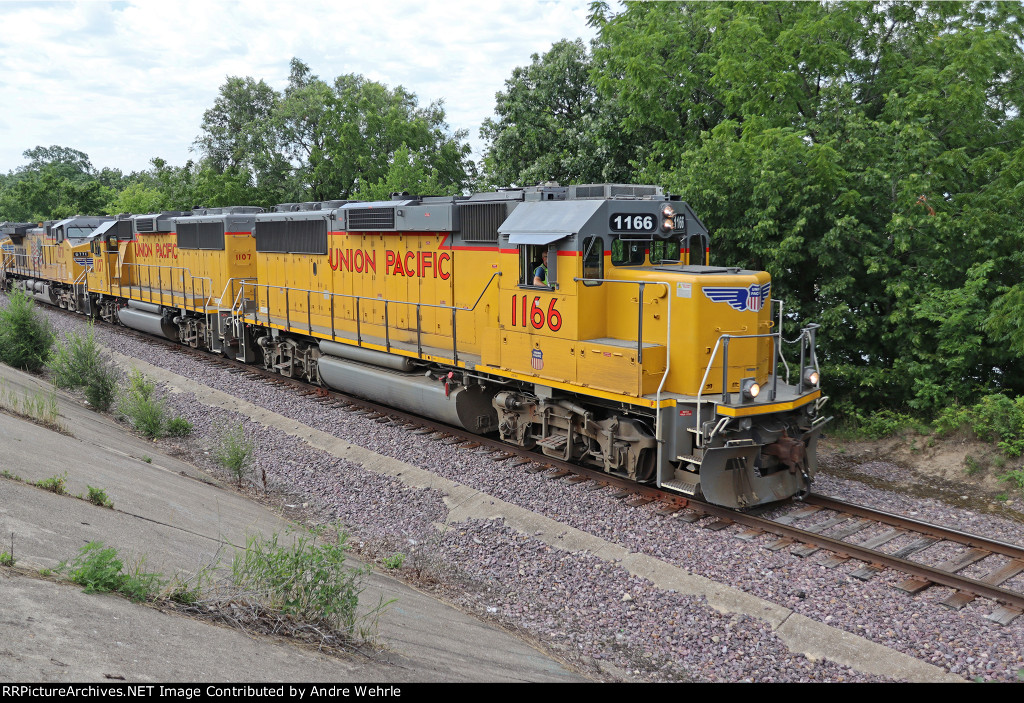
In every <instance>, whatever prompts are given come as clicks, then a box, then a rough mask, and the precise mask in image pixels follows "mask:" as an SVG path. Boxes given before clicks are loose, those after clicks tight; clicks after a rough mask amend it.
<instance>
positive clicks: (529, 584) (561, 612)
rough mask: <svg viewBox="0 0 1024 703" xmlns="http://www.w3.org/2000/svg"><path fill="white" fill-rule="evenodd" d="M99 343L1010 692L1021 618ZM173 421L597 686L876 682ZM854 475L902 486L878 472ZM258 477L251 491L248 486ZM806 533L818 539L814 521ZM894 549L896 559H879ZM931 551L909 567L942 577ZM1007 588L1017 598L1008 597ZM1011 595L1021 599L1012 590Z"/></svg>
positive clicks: (413, 504)
mask: <svg viewBox="0 0 1024 703" xmlns="http://www.w3.org/2000/svg"><path fill="white" fill-rule="evenodd" d="M47 315H48V317H49V318H50V320H51V322H52V323H53V325H54V327H55V328H56V329H57V330H58V331H82V330H84V328H85V321H84V319H83V318H76V317H72V316H70V315H66V314H59V313H56V312H54V311H47ZM95 329H96V338H97V341H99V342H100V343H101V344H103V345H105V346H107V347H108V348H110V349H112V350H114V351H117V352H119V353H121V354H124V355H126V356H130V357H134V358H138V359H142V360H145V361H146V362H148V363H151V364H154V365H157V366H159V367H161V368H164V369H166V370H168V371H171V372H173V373H176V374H179V375H181V376H184V377H186V378H189V379H192V380H194V381H196V382H199V383H202V384H205V385H207V386H209V387H212V388H216V389H218V390H221V391H224V392H226V393H229V394H231V395H234V396H236V397H238V398H241V399H244V400H246V401H249V402H251V403H253V404H255V405H257V406H260V407H264V408H267V409H269V410H272V411H274V412H276V413H278V414H280V415H283V416H286V417H288V418H291V419H294V420H295V421H297V422H300V423H303V424H305V425H308V426H309V427H312V428H315V429H317V430H320V431H322V432H325V433H328V434H331V435H334V436H336V437H339V438H343V439H345V440H346V441H348V442H351V443H353V444H356V445H359V446H362V447H365V448H367V449H369V450H371V451H374V452H377V453H379V454H383V455H387V456H391V457H395V458H397V459H400V460H402V461H404V462H407V463H409V464H412V465H415V466H417V467H419V468H422V469H424V470H427V471H430V472H433V473H436V474H438V475H440V476H443V477H445V478H447V479H450V480H453V481H457V482H459V483H462V484H465V485H468V486H471V487H473V488H475V489H477V490H479V491H482V492H485V493H488V494H490V495H492V496H494V497H495V498H497V499H500V500H503V501H506V502H509V503H513V504H515V505H519V506H521V507H523V508H526V509H528V510H530V511H533V512H536V513H538V514H541V515H544V516H547V517H549V518H552V519H555V520H558V521H560V522H562V523H564V524H566V525H567V526H571V527H574V528H577V529H579V530H582V531H585V532H588V533H590V534H593V535H597V536H599V537H601V538H603V539H605V540H607V541H609V542H613V543H615V544H618V545H622V546H623V547H626V548H627V549H629V550H630V551H632V552H638V553H643V554H647V555H650V556H652V557H656V558H658V559H661V560H664V561H665V562H668V563H670V564H674V565H677V566H679V567H681V568H684V569H686V570H688V571H690V572H692V573H694V574H698V575H701V576H704V577H707V578H709V579H712V580H714V581H717V582H719V583H722V584H725V585H728V586H731V587H733V588H736V589H740V590H743V591H747V592H749V593H751V594H754V595H756V596H758V597H760V598H763V599H765V600H768V601H771V602H774V603H777V604H780V605H782V606H785V607H787V608H790V609H792V610H793V611H794V612H796V613H799V614H801V615H804V616H806V617H808V618H811V619H813V620H816V621H818V622H822V623H825V624H828V625H830V626H832V627H835V628H839V629H842V630H845V631H847V632H850V633H853V634H856V635H859V636H862V637H865V638H867V639H870V640H871V641H873V642H876V643H879V644H883V645H885V646H888V647H891V648H893V649H895V650H898V651H900V652H903V653H906V654H908V655H910V656H913V657H915V658H917V659H920V660H922V661H925V662H928V663H931V664H934V665H936V666H938V667H941V668H943V669H945V670H947V671H949V672H951V673H954V674H958V675H962V676H964V677H966V678H969V679H970V678H981V679H987V680H997V681H1015V680H1018V672H1019V671H1020V670H1022V669H1024V617H1021V618H1017V619H1016V620H1014V621H1013V622H1012V623H1011V624H1010V625H1009V626H1005V627H1003V626H998V625H996V624H994V623H992V622H990V621H989V620H987V619H986V617H985V616H986V615H988V614H990V613H991V612H992V611H993V609H994V607H995V606H994V604H993V603H991V602H988V601H984V600H980V599H979V600H975V601H974V602H972V603H970V604H968V605H967V606H965V607H964V608H962V609H960V610H957V611H953V610H949V609H947V608H944V607H941V606H940V605H939V602H940V601H941V600H943V599H944V598H945V597H946V596H948V594H949V593H950V591H949V590H948V589H945V588H930V589H927V590H925V591H923V592H922V593H920V594H918V595H915V596H909V595H907V594H906V593H903V592H901V591H898V590H896V589H895V588H893V585H894V584H895V583H897V582H899V581H901V580H903V578H904V576H902V575H900V574H897V573H894V572H891V571H883V572H881V573H879V574H878V575H876V576H875V577H874V578H873V579H871V580H870V581H867V582H862V581H860V580H858V579H854V578H852V577H851V576H850V574H851V573H852V572H853V571H855V570H856V569H858V568H860V567H861V566H862V564H861V563H860V562H856V561H849V562H846V563H844V564H842V565H840V566H838V567H835V568H825V567H824V566H822V565H821V564H820V563H819V562H820V560H821V558H822V556H823V555H824V553H823V552H819V553H817V554H815V555H812V556H810V557H807V558H803V559H802V558H798V557H795V556H793V555H791V554H789V553H788V552H787V551H786V550H781V551H777V552H774V551H770V550H767V549H765V548H764V546H765V545H766V544H768V543H769V542H771V541H773V540H774V538H773V537H771V536H768V535H765V536H761V537H757V538H755V539H753V540H751V541H743V540H738V539H735V538H734V537H732V536H731V534H732V533H735V532H736V531H738V530H737V528H735V527H731V528H727V529H726V530H723V531H720V532H711V531H708V530H704V529H702V528H701V525H702V522H700V521H699V522H697V523H694V524H686V523H684V522H682V521H680V520H677V519H674V518H672V517H666V516H661V515H658V514H656V513H655V512H654V511H653V509H651V508H650V507H643V508H633V507H629V506H627V505H624V504H623V503H622V502H621V501H618V500H615V499H613V498H612V497H611V494H610V491H607V490H600V491H586V490H584V489H583V488H582V487H580V486H573V485H570V484H567V483H565V482H563V481H550V480H546V479H544V478H543V476H542V475H541V474H529V473H527V472H525V471H523V470H522V469H521V468H519V469H517V468H513V467H512V466H511V464H512V461H493V460H491V459H490V458H488V457H485V456H482V455H480V454H475V453H473V452H472V451H469V450H460V449H454V448H452V447H451V446H448V445H445V444H442V443H439V442H434V441H431V440H429V439H426V438H425V437H423V436H421V435H414V434H412V433H411V431H410V430H409V429H405V428H401V427H397V426H394V425H391V424H381V423H378V422H375V421H374V420H372V419H369V418H367V417H365V416H363V415H360V414H357V413H353V412H350V411H346V410H344V409H339V408H333V407H330V406H327V405H323V404H317V403H313V402H311V401H310V400H309V399H308V398H304V397H301V396H298V395H297V394H296V393H295V392H294V391H291V390H287V389H284V388H279V387H276V386H274V385H271V384H267V383H263V382H259V381H256V380H253V379H250V378H246V377H244V376H240V375H238V374H233V373H229V372H228V371H226V370H225V369H222V368H219V367H216V366H213V365H209V364H202V363H196V361H195V359H194V358H193V357H189V356H186V355H184V354H169V353H167V350H166V348H165V347H164V346H162V345H159V344H156V343H152V342H147V341H145V340H141V339H137V338H133V337H130V336H127V335H125V334H120V333H119V332H118V331H116V330H113V329H112V328H110V327H109V326H106V325H97V326H96V328H95ZM167 402H168V404H169V407H170V408H171V410H172V413H173V414H176V415H181V416H184V417H186V418H187V419H188V420H189V421H191V422H192V423H193V426H194V428H195V429H194V431H193V434H192V435H190V436H189V437H187V438H185V439H183V440H169V441H173V442H175V443H176V444H177V446H178V447H180V448H182V449H183V450H186V451H188V452H190V453H191V455H192V459H193V460H194V461H196V463H198V464H200V465H204V464H205V466H206V468H208V469H210V470H211V471H216V470H218V467H216V466H215V464H214V462H213V461H212V460H211V459H210V456H211V453H210V452H211V451H212V448H213V447H214V446H215V444H216V442H217V441H218V432H219V431H221V429H220V428H218V427H211V426H210V421H209V418H210V417H212V416H214V415H216V416H217V417H219V418H222V419H223V421H224V423H225V426H230V425H237V424H238V423H242V424H243V425H244V426H245V430H246V433H247V436H249V437H251V438H252V439H253V440H254V442H255V444H256V462H255V463H256V466H257V467H258V468H259V470H260V471H264V472H265V474H266V480H267V483H268V486H269V488H270V489H271V490H275V489H276V490H280V491H283V492H285V493H288V494H292V495H296V496H300V497H301V499H302V500H303V501H305V502H307V503H308V505H309V508H310V510H311V511H313V512H314V513H315V514H316V515H317V517H318V519H320V520H325V521H326V520H332V519H338V520H341V521H342V522H344V524H345V525H346V526H348V528H349V530H350V532H351V533H352V538H351V539H350V541H351V542H353V543H355V544H356V545H357V546H360V547H361V552H362V553H363V554H364V555H367V556H369V557H371V558H383V557H386V556H388V555H389V554H392V553H396V552H401V553H403V554H405V555H406V556H407V559H406V562H405V566H404V567H403V569H402V571H403V573H405V574H406V575H408V576H411V577H414V578H416V579H418V582H419V584H420V585H422V586H425V587H432V588H435V589H436V590H438V591H439V592H442V593H443V594H444V595H445V596H446V597H448V598H449V599H452V600H455V601H456V602H457V603H459V604H460V605H462V606H463V607H465V608H467V609H469V610H471V611H473V612H476V613H478V614H479V615H481V616H482V617H485V618H491V619H494V620H496V621H498V622H499V623H501V624H503V625H504V626H506V627H509V628H510V629H516V630H521V631H524V632H526V633H528V634H529V635H531V636H533V637H534V638H536V639H537V640H538V641H540V642H541V643H542V644H543V645H544V646H546V647H548V648H549V649H551V651H553V652H555V653H556V654H558V655H560V656H562V657H563V658H565V659H566V660H569V661H572V662H575V663H576V664H577V665H579V666H580V667H581V668H582V669H583V670H585V671H589V672H590V673H591V674H593V675H595V676H596V677H598V678H602V679H608V680H612V679H627V680H651V681H679V680H686V681H877V680H880V679H878V678H877V677H873V676H869V675H866V674H863V673H859V672H855V671H853V670H851V669H849V668H846V667H843V666H840V665H837V664H835V663H832V662H828V661H811V660H810V659H808V658H806V657H804V656H802V655H799V654H792V653H790V652H789V651H788V649H787V647H786V646H785V644H784V643H783V642H781V641H780V640H779V639H778V637H777V636H776V635H775V634H774V633H773V632H772V629H771V627H770V626H769V625H768V624H767V623H766V622H764V621H761V620H758V619H754V618H749V617H746V616H727V615H722V614H721V613H718V612H717V611H715V610H714V609H712V608H710V607H709V606H708V605H707V603H706V601H704V600H703V599H699V598H693V597H690V596H683V595H681V594H678V593H674V592H671V591H665V590H662V589H658V588H656V587H654V586H653V585H652V584H651V583H650V582H649V581H646V580H644V579H640V578H637V577H635V576H632V575H630V574H629V573H628V572H627V571H626V570H624V569H622V568H621V567H619V566H616V565H615V564H613V563H608V562H605V561H602V560H600V559H598V558H597V557H594V556H593V555H590V554H584V553H579V554H577V553H571V552H566V551H563V550H558V549H555V548H553V547H551V546H549V545H547V544H545V543H543V542H541V541H540V540H537V539H534V538H533V537H532V536H530V535H523V534H520V533H518V532H516V531H514V530H512V529H510V528H509V527H508V526H506V525H505V524H504V523H503V522H501V521H482V520H469V521H466V522H462V523H458V524H456V525H453V526H449V527H448V529H446V530H443V531H439V530H438V529H437V524H438V523H443V522H444V521H445V517H446V515H447V512H448V511H447V507H446V506H445V503H444V501H443V496H441V495H440V493H439V492H437V491H435V490H422V489H412V488H410V487H409V486H407V485H405V484H403V483H402V482H401V481H399V480H397V479H394V478H390V477H386V476H381V475H378V474H375V473H373V472H371V471H368V470H366V469H363V468H362V467H360V466H358V465H356V464H353V463H351V462H346V461H343V460H340V459H338V458H336V457H333V456H330V455H328V454H326V453H325V452H322V451H319V450H316V449H312V448H310V447H309V446H308V445H307V444H305V443H304V442H303V441H302V440H300V439H298V438H296V437H293V436H290V435H287V434H285V433H283V432H280V431H278V430H274V429H268V428H265V427H263V426H262V425H259V424H256V423H254V422H252V421H251V420H249V419H248V418H245V417H242V416H241V415H238V414H232V413H225V412H224V411H223V410H220V409H217V410H216V411H213V410H212V409H211V408H209V407H206V406H203V405H202V404H201V403H199V402H198V401H197V400H196V398H195V397H194V396H192V395H191V394H188V393H168V394H167ZM864 468H865V471H866V472H872V473H874V474H882V475H886V476H890V477H891V478H892V479H893V480H898V479H899V478H900V471H901V470H900V469H899V467H896V466H895V465H891V464H886V463H885V462H871V465H865V467H864ZM258 478H259V477H258ZM815 490H816V491H817V492H820V493H824V494H827V495H832V496H834V497H837V498H841V499H843V500H851V501H854V502H858V503H862V504H865V505H871V506H873V507H879V508H882V509H884V510H888V511H891V512H898V513H902V514H907V515H910V516H913V517H917V518H919V519H921V518H923V519H926V520H928V521H929V522H935V523H939V524H945V525H949V526H952V527H956V528H958V529H963V530H967V531H973V532H978V533H981V534H985V535H987V536H990V537H994V538H996V539H1002V540H1004V541H1010V542H1015V543H1020V542H1021V533H1022V526H1021V523H1020V522H1015V521H1013V520H1009V519H1007V518H1005V517H998V516H993V515H986V514H982V513H976V512H972V511H969V510H965V509H963V508H958V507H953V506H950V505H948V504H945V503H943V502H942V501H940V500H937V499H933V498H929V499H921V498H914V497H911V496H906V495H902V494H899V493H896V492H892V491H885V490H879V489H877V488H872V487H870V486H867V485H866V484H863V483H859V482H857V481H851V480H846V479H838V478H832V477H829V476H828V475H827V471H826V472H823V474H821V475H819V480H818V482H817V483H816V485H815ZM808 524H813V523H812V522H809V523H808ZM899 546H901V543H900V542H893V543H891V544H890V545H887V546H886V551H892V550H894V549H896V548H899ZM947 556H948V555H947V554H945V553H942V552H941V551H940V550H938V549H937V550H936V551H935V552H934V553H932V552H930V551H926V552H923V553H919V554H918V555H917V557H915V558H919V559H920V560H921V561H930V562H933V561H939V560H941V559H943V558H946V557H947ZM1008 585H1009V586H1011V587H1012V586H1013V585H1014V582H1011V583H1010V584H1008ZM1017 585H1018V588H1020V584H1017Z"/></svg>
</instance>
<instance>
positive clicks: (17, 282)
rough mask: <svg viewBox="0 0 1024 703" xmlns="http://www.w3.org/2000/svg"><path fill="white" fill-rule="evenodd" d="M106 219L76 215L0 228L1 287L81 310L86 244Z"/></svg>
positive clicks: (89, 261)
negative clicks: (0, 255) (1, 245)
mask: <svg viewBox="0 0 1024 703" xmlns="http://www.w3.org/2000/svg"><path fill="white" fill-rule="evenodd" d="M112 219H113V218H111V217H90V216H84V215H76V216H74V217H69V218H67V219H64V220H51V221H47V222H44V223H42V224H41V225H38V226H37V225H35V224H32V223H25V222H17V223H15V222H4V223H2V224H0V238H2V239H3V260H2V265H0V276H2V277H3V279H4V281H3V282H4V285H5V287H9V286H17V287H19V288H22V289H23V290H24V291H25V292H26V293H28V294H29V295H31V296H32V297H34V298H36V299H37V300H40V301H42V302H45V303H49V304H51V305H57V306H60V307H62V308H66V309H68V310H84V309H85V305H86V304H87V294H86V275H87V272H88V270H89V268H90V267H91V266H92V254H91V252H90V248H89V243H90V240H91V238H92V236H93V232H94V231H95V230H96V228H97V227H99V226H101V225H102V224H103V223H105V222H107V221H110V220H112Z"/></svg>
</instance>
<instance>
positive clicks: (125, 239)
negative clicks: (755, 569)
mask: <svg viewBox="0 0 1024 703" xmlns="http://www.w3.org/2000/svg"><path fill="white" fill-rule="evenodd" d="M0 231H2V234H0V238H5V237H6V239H5V240H4V241H3V262H2V266H0V281H2V283H3V285H4V286H5V287H7V288H10V287H11V286H17V287H19V288H22V289H24V290H25V291H26V292H28V293H29V294H31V295H33V296H34V297H35V298H37V299H39V300H42V301H44V302H47V303H51V304H54V305H59V306H60V307H64V308H67V309H70V310H76V311H80V312H82V313H85V314H87V315H91V316H94V317H98V318H102V319H103V320H106V321H108V322H111V323H119V324H123V325H126V326H128V327H132V328H135V329H139V330H143V331H146V332H150V333H153V334H157V335H162V336H164V337H167V338H169V339H172V340H176V341H180V342H181V343H183V344H188V345H190V346H192V347H197V348H204V349H209V350H212V351H215V352H219V353H221V354H224V355H225V356H230V357H234V358H237V359H240V360H244V361H246V362H249V363H254V364H262V365H263V366H265V367H266V368H268V369H273V370H275V371H277V372H278V373H281V374H283V375H285V376H290V377H300V378H304V379H306V380H308V381H310V382H312V383H319V384H325V385H327V386H330V387H333V388H336V389H339V390H342V391H346V392H350V393H353V394H356V395H360V396H364V397H368V398H373V399H375V400H377V401H380V402H383V403H386V404H389V405H392V406H394V407H397V408H401V409H404V410H409V411H413V412H416V413H420V414H422V415H425V416H428V417H432V418H435V419H438V420H441V421H444V422H447V423H450V424H452V425H456V426H458V427H462V428H465V429H468V430H471V431H473V432H477V433H481V434H488V433H497V434H498V435H499V436H500V437H501V438H502V439H503V440H505V441H506V442H510V443H512V444H516V445H520V446H524V447H528V448H532V449H535V450H537V451H539V452H542V453H543V454H544V455H546V456H550V457H556V458H559V459H565V460H570V461H574V462H578V463H582V464H585V465H590V466H593V467H597V468H600V469H603V470H604V471H606V472H609V473H613V474H618V475H622V476H626V477H629V478H630V479H633V480H635V481H640V482H645V483H654V484H656V485H658V486H660V487H663V488H667V489H671V490H674V491H677V492H680V493H682V494H685V495H690V496H703V497H704V498H705V499H707V500H709V501H710V502H713V503H717V504H719V505H724V506H729V507H733V508H744V507H750V506H754V505H759V504H764V503H769V502H772V501H778V500H782V499H786V498H790V497H793V496H799V495H801V494H803V493H804V492H806V491H807V490H808V488H809V486H810V483H811V481H812V479H813V477H814V474H815V471H816V468H817V461H816V443H817V439H818V436H819V434H820V432H821V429H822V427H823V426H824V425H825V423H826V422H827V421H828V418H826V417H825V416H824V415H823V414H822V413H821V409H822V406H823V405H824V403H825V401H826V400H827V398H826V397H825V396H823V395H822V392H821V389H820V385H819V375H818V364H817V358H816V355H815V335H816V331H817V326H816V325H808V326H807V327H806V328H804V329H802V330H801V331H800V333H799V335H798V338H797V340H796V341H795V342H789V343H787V346H788V345H792V346H793V347H795V348H790V349H787V350H784V349H783V346H784V342H783V338H782V334H781V322H782V320H783V318H784V313H783V305H782V302H781V301H778V300H775V299H773V298H772V296H771V281H770V277H769V275H768V274H767V273H766V272H763V271H748V270H743V269H740V268H735V267H727V266H711V265H710V264H709V254H710V246H709V236H708V231H707V228H706V227H705V226H704V224H703V223H702V222H701V220H700V219H699V218H698V217H697V216H696V214H694V212H693V211H692V209H691V208H690V207H689V206H688V205H687V204H686V203H685V202H682V201H680V200H679V199H678V198H677V197H674V196H670V195H666V194H665V193H664V192H663V191H662V190H661V189H660V188H658V187H654V186H640V185H613V184H599V185H574V186H559V185H557V184H553V183H551V184H543V185H540V186H536V187H529V188H521V189H505V190H498V191H496V192H488V193H477V194H474V195H471V196H454V197H450V196H449V197H414V196H409V195H407V194H396V195H395V196H394V197H393V199H392V200H391V201H384V202H354V201H353V202H350V201H342V200H336V201H326V202H316V203H285V204H281V205H278V206H276V207H274V208H272V211H270V212H265V211H263V210H262V209H260V208H255V207H227V208H196V209H195V210H193V211H191V212H163V213H159V214H144V215H121V216H118V217H74V218H69V219H67V220H62V221H60V222H48V223H43V225H42V226H36V225H34V224H31V223H3V225H2V226H0ZM544 262H546V265H545V263H544ZM784 351H787V352H789V356H788V359H790V361H787V356H786V354H784V353H783V352H784Z"/></svg>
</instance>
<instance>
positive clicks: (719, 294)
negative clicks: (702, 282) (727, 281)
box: [704, 283, 772, 312]
mask: <svg viewBox="0 0 1024 703" xmlns="http://www.w3.org/2000/svg"><path fill="white" fill-rule="evenodd" d="M771 290H772V284H771V283H764V284H761V285H759V284H757V283H754V284H753V285H751V286H750V287H749V288H733V287H726V286H709V287H705V288H704V295H706V296H707V297H708V298H709V299H710V300H711V301H712V302H715V303H727V304H728V305H729V307H731V308H732V309H733V310H739V311H740V312H743V311H745V310H752V311H754V312H757V311H758V310H760V309H761V308H762V307H763V306H764V301H766V300H768V296H769V295H771Z"/></svg>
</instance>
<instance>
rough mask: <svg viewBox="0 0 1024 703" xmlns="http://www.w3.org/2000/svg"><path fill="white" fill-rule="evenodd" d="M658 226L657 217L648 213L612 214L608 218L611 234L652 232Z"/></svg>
mask: <svg viewBox="0 0 1024 703" xmlns="http://www.w3.org/2000/svg"><path fill="white" fill-rule="evenodd" d="M657 226H658V217H657V216H656V215H652V214H650V213H636V212H613V213H612V215H611V217H609V218H608V228H609V229H611V231H612V232H653V231H654V229H655V227H657Z"/></svg>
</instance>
